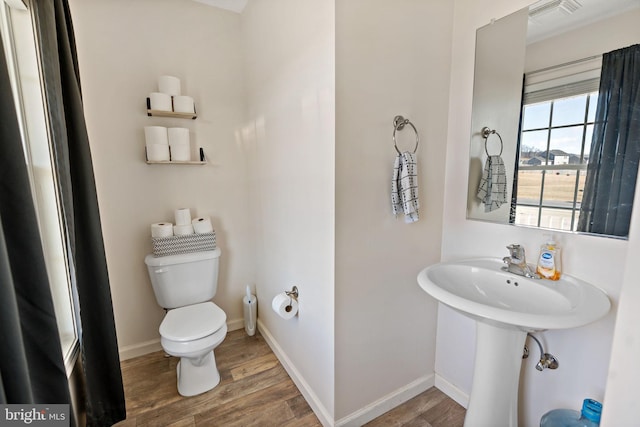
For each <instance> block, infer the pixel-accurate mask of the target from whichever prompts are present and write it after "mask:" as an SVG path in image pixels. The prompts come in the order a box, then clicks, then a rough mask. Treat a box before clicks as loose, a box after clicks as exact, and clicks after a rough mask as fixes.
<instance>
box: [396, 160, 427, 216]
mask: <svg viewBox="0 0 640 427" xmlns="http://www.w3.org/2000/svg"><path fill="white" fill-rule="evenodd" d="M391 206H392V209H393V214H394V215H398V214H399V213H404V222H406V223H410V222H416V221H417V220H418V219H420V218H419V215H418V209H420V202H419V201H418V165H417V163H416V158H415V155H414V154H412V153H409V152H408V151H405V152H404V153H402V154H398V155H397V156H396V160H395V162H394V164H393V179H392V181H391Z"/></svg>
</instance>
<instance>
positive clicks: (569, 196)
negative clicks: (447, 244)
mask: <svg viewBox="0 0 640 427" xmlns="http://www.w3.org/2000/svg"><path fill="white" fill-rule="evenodd" d="M639 6H640V1H638V0H581V1H580V4H578V3H576V2H573V1H571V0H561V1H551V2H550V1H548V0H545V1H543V2H537V3H535V4H534V5H532V6H531V7H530V8H525V9H523V10H521V11H518V12H516V13H514V14H512V15H510V16H507V17H505V18H502V19H500V20H497V21H495V22H492V24H490V25H487V26H485V27H483V28H480V29H479V30H478V32H477V38H476V65H475V81H474V96H473V115H472V134H471V147H470V167H469V190H468V203H467V217H468V218H470V219H479V220H486V221H493V222H500V223H509V224H515V225H522V226H533V227H543V228H551V229H557V230H565V231H577V232H585V233H593V234H598V235H607V236H615V237H623V238H625V237H626V236H627V235H628V227H629V222H630V215H631V210H632V206H633V194H634V189H635V183H636V178H637V170H638V158H639V157H640V99H637V97H638V96H639V95H638V93H639V89H638V88H639V87H640V73H639V71H638V70H640V46H638V45H635V46H631V45H633V44H634V43H638V42H639V41H640V30H638V27H637V22H638V21H639V20H640V8H639ZM585 22H586V24H585ZM628 46H631V47H628ZM625 47H628V48H625ZM603 58H604V60H603ZM634 64H635V65H634ZM625 67H626V68H625ZM634 67H635V68H634ZM601 74H602V78H601ZM623 77H625V78H623ZM618 94H621V96H620V97H618ZM485 127H488V128H489V129H490V130H492V131H494V132H493V133H488V134H487V133H484V134H483V132H482V129H483V128H485ZM493 135H496V136H497V137H496V136H493ZM501 144H503V145H504V147H503V148H502V147H501ZM500 151H501V152H502V154H501V155H500V156H498V153H499V152H500ZM502 201H505V202H506V203H501V202H502Z"/></svg>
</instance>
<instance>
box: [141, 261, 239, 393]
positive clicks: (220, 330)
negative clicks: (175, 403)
mask: <svg viewBox="0 0 640 427" xmlns="http://www.w3.org/2000/svg"><path fill="white" fill-rule="evenodd" d="M219 258H220V249H215V250H213V251H203V252H194V253H189V254H181V255H169V256H163V257H157V258H156V257H154V256H153V255H147V256H146V257H145V259H144V262H145V264H147V270H148V271H149V277H150V278H151V284H152V286H153V292H154V293H155V295H156V300H157V301H158V304H159V305H160V306H161V307H164V308H165V309H167V310H168V312H167V314H166V316H165V317H164V319H163V320H162V323H161V324H160V337H161V340H160V342H161V344H162V348H163V349H164V351H166V352H167V353H168V354H170V355H172V356H176V357H179V358H180V361H179V362H178V366H177V371H178V393H180V394H181V395H183V396H195V395H196V394H200V393H204V392H205V391H208V390H211V389H212V388H214V387H215V386H217V385H218V383H219V382H220V374H219V373H218V368H217V367H216V360H215V356H214V355H213V349H214V348H216V347H217V346H218V345H219V344H220V343H221V342H222V341H223V340H224V338H225V336H226V335H227V323H226V321H227V315H226V314H225V312H224V311H222V309H220V307H218V306H217V305H215V304H214V303H213V302H211V298H213V296H214V295H215V294H216V291H217V289H218V260H219Z"/></svg>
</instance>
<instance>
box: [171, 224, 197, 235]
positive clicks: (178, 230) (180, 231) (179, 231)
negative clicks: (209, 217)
mask: <svg viewBox="0 0 640 427" xmlns="http://www.w3.org/2000/svg"><path fill="white" fill-rule="evenodd" d="M173 234H174V235H175V236H186V235H188V234H193V226H192V225H191V224H187V225H174V226H173Z"/></svg>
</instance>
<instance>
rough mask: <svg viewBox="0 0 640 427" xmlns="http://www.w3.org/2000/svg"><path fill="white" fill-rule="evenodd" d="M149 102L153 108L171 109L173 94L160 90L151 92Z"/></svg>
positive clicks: (159, 109) (160, 109)
mask: <svg viewBox="0 0 640 427" xmlns="http://www.w3.org/2000/svg"><path fill="white" fill-rule="evenodd" d="M149 102H150V107H151V109H152V110H158V111H171V109H172V107H171V105H172V104H171V95H169V94H166V93H160V92H153V93H150V94H149Z"/></svg>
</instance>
